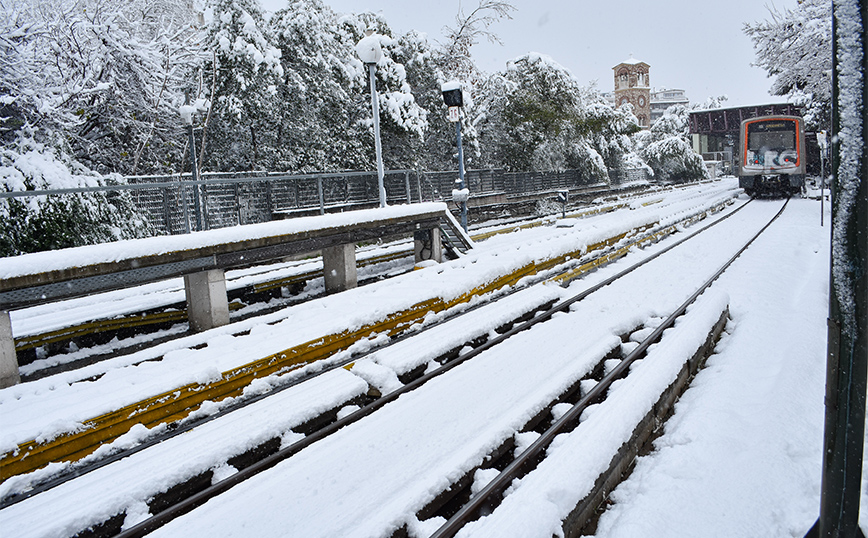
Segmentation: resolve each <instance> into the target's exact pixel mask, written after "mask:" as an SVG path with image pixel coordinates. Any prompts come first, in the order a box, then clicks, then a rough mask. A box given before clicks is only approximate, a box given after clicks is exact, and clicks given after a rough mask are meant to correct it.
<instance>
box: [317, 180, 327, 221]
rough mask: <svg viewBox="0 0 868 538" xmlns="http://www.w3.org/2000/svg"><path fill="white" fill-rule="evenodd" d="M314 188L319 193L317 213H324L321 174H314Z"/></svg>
mask: <svg viewBox="0 0 868 538" xmlns="http://www.w3.org/2000/svg"><path fill="white" fill-rule="evenodd" d="M316 190H317V193H319V214H320V215H325V201H324V200H323V196H322V176H316Z"/></svg>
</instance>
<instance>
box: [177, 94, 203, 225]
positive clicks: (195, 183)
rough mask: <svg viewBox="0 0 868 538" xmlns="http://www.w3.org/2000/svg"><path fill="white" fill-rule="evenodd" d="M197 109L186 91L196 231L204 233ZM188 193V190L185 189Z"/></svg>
mask: <svg viewBox="0 0 868 538" xmlns="http://www.w3.org/2000/svg"><path fill="white" fill-rule="evenodd" d="M195 111H196V108H195V107H193V106H191V105H190V90H189V89H185V90H184V106H183V107H181V117H182V119H183V120H184V123H186V124H187V134H188V135H189V137H190V142H189V144H190V163H191V170H190V178H191V179H192V180H193V207H194V209H195V211H196V231H202V210H201V209H200V207H199V203H200V202H199V166H198V164H197V163H196V139H195V137H194V136H193V113H194V112H195ZM185 192H186V189H185ZM186 212H187V196H186V194H185V195H184V213H186ZM187 232H188V233H189V232H190V221H189V219H187Z"/></svg>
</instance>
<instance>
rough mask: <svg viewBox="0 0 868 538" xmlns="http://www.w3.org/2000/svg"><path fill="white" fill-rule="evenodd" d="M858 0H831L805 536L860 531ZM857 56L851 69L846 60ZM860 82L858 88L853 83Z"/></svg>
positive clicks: (863, 217)
mask: <svg viewBox="0 0 868 538" xmlns="http://www.w3.org/2000/svg"><path fill="white" fill-rule="evenodd" d="M865 2H866V0H836V1H835V2H833V16H832V40H833V48H832V51H833V59H834V64H833V70H832V99H833V116H832V141H833V146H832V148H833V153H832V172H833V180H832V223H831V227H832V270H831V289H830V298H829V340H828V359H827V366H826V426H825V438H824V452H823V482H822V491H821V494H820V495H821V497H820V518H819V520H818V521H817V523H816V524H815V525H814V527H813V528H812V529H811V530H810V531H809V532H808V536H810V537H820V538H856V537H864V534H863V533H862V531H861V529H860V528H859V502H860V495H861V483H862V459H863V454H862V449H863V443H864V441H865V389H866V378H868V267H866V265H868V262H866V260H868V187H866V181H868V179H866V178H868V158H866V148H865V140H866V135H868V133H866V125H868V110H866V103H868V99H866V97H868V92H866V89H868V88H866V85H865V39H866V32H865V21H866V20H868V17H866V4H865ZM844 26H846V27H844ZM839 38H840V39H841V41H840V42H839ZM859 57H861V61H858V63H855V65H856V68H855V69H854V64H853V63H850V62H854V60H858V58H859ZM845 62H846V63H845ZM860 85H861V92H859V91H857V88H859V87H860Z"/></svg>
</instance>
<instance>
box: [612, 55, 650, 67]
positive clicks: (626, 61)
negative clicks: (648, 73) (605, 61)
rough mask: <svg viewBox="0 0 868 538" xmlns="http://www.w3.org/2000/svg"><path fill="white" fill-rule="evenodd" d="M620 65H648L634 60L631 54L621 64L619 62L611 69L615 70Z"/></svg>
mask: <svg viewBox="0 0 868 538" xmlns="http://www.w3.org/2000/svg"><path fill="white" fill-rule="evenodd" d="M621 64H628V65H639V64H645V65H648V64H647V63H645V62H643V61H642V60H637V59H636V58H634V57H633V55H632V54H631V55H630V57H629V58H627V59H626V60H624V61H623V62H620V63H618V64H617V65H614V66H612V69H615V68H616V67H618V66H619V65H621ZM648 67H651V66H650V65H648Z"/></svg>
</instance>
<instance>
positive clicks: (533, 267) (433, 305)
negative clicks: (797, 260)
mask: <svg viewBox="0 0 868 538" xmlns="http://www.w3.org/2000/svg"><path fill="white" fill-rule="evenodd" d="M705 214H706V212H700V213H699V214H696V215H691V216H690V217H689V218H687V219H682V221H680V222H679V223H676V224H670V225H669V226H665V227H661V228H659V229H655V230H652V231H650V232H647V233H644V234H641V235H636V237H633V238H632V239H629V238H627V236H628V235H630V234H629V233H622V234H619V235H617V236H615V237H611V238H609V239H607V240H604V241H599V242H598V243H596V244H594V245H590V246H588V247H586V248H584V249H582V250H585V251H587V252H589V254H588V255H586V256H584V257H583V256H581V255H580V254H581V253H580V252H569V253H567V254H565V255H561V256H555V257H553V258H550V259H547V260H543V261H541V262H537V263H533V264H530V265H525V266H521V267H519V269H518V270H517V271H514V272H508V273H507V274H505V275H503V276H501V277H500V278H496V279H494V280H492V281H489V282H487V283H486V284H485V285H484V286H483V287H481V288H474V289H473V290H471V291H470V292H467V293H464V294H463V295H460V296H458V297H456V298H454V299H452V300H450V301H449V302H447V303H443V302H440V303H439V304H438V302H436V301H434V302H431V301H428V302H425V303H422V304H420V305H416V306H414V307H413V308H411V309H409V310H407V311H403V312H399V313H397V314H395V315H392V316H388V317H387V318H386V319H385V320H384V321H383V322H381V323H379V324H378V325H375V326H365V327H362V328H360V329H357V330H355V331H351V332H344V333H340V334H336V335H332V336H329V337H326V338H320V339H317V340H316V341H313V342H309V343H305V344H302V345H301V346H296V347H295V348H291V349H288V350H285V351H281V352H278V353H275V354H273V355H270V356H268V357H266V358H265V359H262V360H260V361H257V362H255V363H250V364H248V365H244V366H241V367H238V368H235V369H233V370H231V371H229V372H228V373H226V372H224V373H223V375H222V377H221V379H219V380H217V381H216V382H211V383H206V384H202V383H193V384H190V385H187V386H184V387H181V388H180V390H178V389H172V390H170V391H168V392H164V393H158V394H157V395H156V396H152V397H149V398H147V399H145V400H142V401H139V402H136V403H134V404H132V405H128V406H125V407H121V408H119V409H117V410H115V411H112V412H110V413H108V414H105V415H102V416H99V417H96V418H95V419H93V420H91V421H88V422H86V423H85V425H84V428H80V429H79V431H74V432H72V433H71V434H68V435H62V436H59V437H57V438H55V439H50V440H49V441H47V442H46V441H39V440H36V441H32V442H29V443H25V444H22V445H20V446H19V448H18V450H17V452H16V453H7V454H5V455H4V456H3V459H2V460H0V471H2V477H3V479H4V480H6V479H7V478H9V477H10V476H15V475H18V474H22V473H28V472H31V471H33V470H35V469H38V468H39V467H41V466H42V465H45V464H46V463H50V462H58V461H64V460H66V461H76V460H79V459H83V458H86V457H87V456H88V455H89V454H90V453H92V452H93V451H95V450H97V449H99V448H100V447H103V446H104V445H106V444H107V443H111V442H112V441H113V440H115V439H118V438H119V437H121V436H123V435H125V434H126V433H127V432H129V431H130V429H131V428H133V427H135V426H138V425H139V424H142V425H144V426H146V427H148V428H157V427H162V426H161V425H163V424H172V425H174V424H175V423H177V422H178V421H182V420H183V419H184V418H185V417H186V416H187V415H188V414H190V413H193V412H195V411H196V409H197V407H198V406H199V405H201V404H202V403H204V402H216V401H219V400H222V399H227V398H228V399H229V400H231V401H232V402H231V403H232V404H234V403H235V402H237V401H238V400H239V399H244V398H241V397H242V396H243V391H244V390H245V389H246V387H248V386H249V385H250V384H251V383H252V382H253V381H254V380H256V379H263V378H267V377H268V376H270V375H278V374H281V373H285V372H286V371H291V370H294V369H297V368H299V367H303V366H304V365H309V364H312V363H315V362H318V361H320V360H321V359H323V358H325V357H328V356H331V355H333V354H335V353H340V352H342V351H346V350H347V349H349V348H350V347H351V346H353V345H355V344H356V343H358V342H360V341H363V340H364V339H365V338H366V335H367V334H370V333H380V334H382V333H389V334H390V335H392V336H397V335H399V334H400V333H401V332H402V331H403V330H405V329H406V328H408V327H411V326H412V323H414V322H417V321H420V320H422V319H424V318H425V317H426V316H427V315H428V313H429V312H430V311H432V310H433V311H439V312H442V313H443V314H442V315H444V316H445V315H447V314H448V311H449V310H450V309H455V310H457V311H458V312H460V311H462V310H464V309H465V308H466V305H467V303H469V302H470V301H471V299H473V298H474V297H476V296H483V297H484V296H485V294H493V296H495V297H496V293H494V292H497V290H502V289H504V288H509V287H512V289H518V288H517V287H516V286H517V285H518V284H519V283H522V282H523V284H522V285H528V284H530V283H533V282H535V281H542V280H543V279H545V278H547V276H548V272H549V271H550V270H552V268H554V267H561V268H562V270H561V271H560V273H559V274H556V275H554V276H555V277H556V278H559V279H564V277H565V276H570V275H572V276H573V277H575V276H576V275H577V274H579V273H581V272H586V271H589V270H592V269H594V268H596V267H598V266H599V265H600V264H601V263H602V262H601V260H607V261H611V260H612V259H615V258H616V257H617V256H620V255H624V254H625V253H626V252H627V251H628V250H629V249H630V248H634V247H635V246H636V245H641V244H645V243H648V242H651V241H655V240H657V239H659V238H660V237H661V236H662V235H665V234H667V233H672V232H674V231H675V229H676V228H677V226H679V225H683V224H684V223H686V222H688V221H691V220H696V219H699V218H700V217H703V216H704V215H705ZM622 240H624V241H625V244H622V245H620V248H618V249H616V250H613V251H607V250H604V249H606V248H608V247H610V246H611V245H613V244H616V243H618V242H619V241H622ZM610 250H611V249H610ZM598 251H600V253H599V254H598ZM519 287H520V286H519ZM485 301H486V299H483V300H482V302H485ZM534 306H535V305H534ZM526 315H527V313H526V312H519V313H518V314H517V317H523V316H526ZM469 338H470V339H471V340H474V339H476V340H478V339H479V338H480V335H473V336H471V337H469ZM350 360H351V356H348V357H347V358H343V359H338V360H335V361H332V363H331V364H329V365H328V366H327V368H329V369H334V368H337V367H341V366H343V365H344V364H346V363H347V362H349V361H350ZM316 370H317V371H319V370H321V369H320V368H317V369H316ZM87 379H88V380H90V381H94V380H96V379H98V377H97V378H94V377H90V378H87ZM303 380H304V378H303V377H302V378H300V379H295V380H291V381H290V382H289V383H286V384H284V385H283V386H284V387H286V386H292V385H293V384H294V383H295V382H299V381H303ZM192 418H193V419H194V420H195V419H196V418H197V417H196V415H195V414H194V416H193V417H192ZM156 431H158V432H159V431H160V430H159V429H157V430H156ZM179 431H185V430H184V428H181V430H179ZM162 435H169V434H162ZM158 438H159V437H158ZM87 465H90V464H89V463H87ZM70 472H71V473H72V474H78V473H80V472H81V470H80V469H76V468H73V469H70ZM48 483H54V480H49V481H48ZM37 489H38V488H37Z"/></svg>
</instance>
